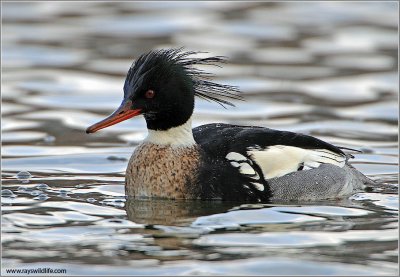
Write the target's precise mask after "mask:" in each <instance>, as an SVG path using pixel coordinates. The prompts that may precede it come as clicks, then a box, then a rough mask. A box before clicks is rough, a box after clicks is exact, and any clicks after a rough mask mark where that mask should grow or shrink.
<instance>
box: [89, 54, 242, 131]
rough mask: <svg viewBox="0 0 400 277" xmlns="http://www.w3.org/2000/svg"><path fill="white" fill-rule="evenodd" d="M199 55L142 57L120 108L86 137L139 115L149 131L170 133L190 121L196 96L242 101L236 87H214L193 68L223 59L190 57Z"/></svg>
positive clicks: (131, 74)
mask: <svg viewBox="0 0 400 277" xmlns="http://www.w3.org/2000/svg"><path fill="white" fill-rule="evenodd" d="M197 53H198V52H182V50H181V49H168V50H157V51H150V52H148V53H146V54H143V55H141V56H140V57H139V58H138V59H137V60H136V61H135V62H134V63H133V64H132V66H131V68H130V69H129V71H128V74H127V76H126V80H125V84H124V98H123V100H122V103H121V105H120V107H119V108H118V109H117V110H116V111H115V112H113V113H112V114H111V115H110V116H108V117H107V118H105V119H104V120H102V121H100V122H98V123H96V124H94V125H92V126H90V127H89V128H87V129H86V133H94V132H96V131H98V130H100V129H103V128H106V127H108V126H111V125H114V124H116V123H119V122H121V121H124V120H127V119H129V118H132V117H134V116H137V115H140V114H143V115H144V117H145V119H146V123H147V128H148V129H151V130H168V129H170V128H173V127H177V126H180V125H182V124H184V123H185V122H186V121H188V119H189V118H190V117H191V115H192V113H193V109H194V98H195V96H199V97H201V98H204V99H206V100H211V101H215V102H217V103H219V104H221V105H224V104H226V105H233V104H232V103H230V102H229V101H227V100H226V99H241V97H240V96H239V95H238V94H237V93H238V90H237V89H236V88H235V87H232V86H227V85H220V84H216V83H213V82H211V81H209V80H208V78H209V74H207V73H205V72H203V71H201V70H199V69H196V68H194V66H195V65H199V64H214V65H215V64H218V63H219V62H222V61H223V58H222V57H209V58H190V57H189V56H192V55H194V54H197Z"/></svg>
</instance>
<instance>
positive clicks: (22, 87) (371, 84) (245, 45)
mask: <svg viewBox="0 0 400 277" xmlns="http://www.w3.org/2000/svg"><path fill="white" fill-rule="evenodd" d="M2 16H3V26H2V31H3V32H2V89H1V92H2V125H1V126H2V127H1V128H2V191H1V196H2V214H3V215H2V246H3V252H2V256H3V260H2V274H4V275H6V274H7V272H6V269H10V268H11V269H16V268H27V269H34V268H43V267H49V268H52V269H66V270H67V274H81V275H86V274H91V275H116V274H128V275H130V274H139V275H148V274H150V275H158V274H163V275H178V274H201V275H207V274H229V275H260V274H261V275H278V274H285V275H296V274H301V275H309V274H319V275H338V274H341V275H353V274H358V275H360V274H361V275H378V274H384V275H395V274H398V269H397V262H398V194H397V192H398V178H397V176H398V144H397V137H398V131H397V121H398V109H399V108H398V72H397V60H398V59H397V41H398V37H397V36H398V33H397V25H398V18H397V16H398V7H397V4H396V3H394V2H392V3H389V2H364V3H357V2H313V3H311V2H309V3H297V2H287V3H277V2H275V3H260V2H258V3H257V2H254V3H252V2H242V3H240V2H168V3H167V2H117V3H111V2H98V3H93V2H82V3H80V2H79V3H78V2H69V3H67V2H64V3H56V2H53V3H51V2H41V3H39V2H26V3H10V2H9V3H3V4H2ZM180 46H185V47H186V48H187V49H190V50H201V51H208V52H210V53H211V54H212V55H214V54H215V55H224V56H227V57H228V58H229V62H228V63H227V64H225V65H224V66H223V67H222V68H212V67H211V68H204V69H206V70H208V71H210V72H212V73H214V74H215V75H216V77H215V79H216V80H217V81H220V82H222V83H225V84H232V85H237V86H239V87H240V89H241V90H242V92H243V95H244V97H245V98H246V102H240V103H237V107H236V108H230V109H223V108H221V107H220V106H218V105H216V104H213V103H208V102H203V101H197V104H196V109H195V117H194V126H197V125H201V124H205V123H210V122H226V123H235V124H256V125H261V126H268V127H272V128H277V129H285V130H291V131H296V132H302V133H306V134H311V135H314V136H316V137H319V138H322V139H324V140H327V141H329V142H331V143H334V144H337V145H340V146H345V147H350V148H355V149H359V150H362V151H363V153H357V154H355V155H354V156H355V159H354V160H353V161H354V162H353V164H354V166H355V167H356V168H358V169H360V170H361V171H362V172H364V173H365V174H366V175H368V176H370V177H371V178H372V179H374V180H377V181H379V182H380V183H381V184H380V185H377V186H376V187H375V188H373V189H372V190H371V191H366V192H363V193H359V194H356V195H353V196H352V197H350V198H349V199H343V200H340V201H339V200H338V201H321V202H313V203H298V202H291V203H279V202H277V203H268V204H251V203H232V202H210V201H135V200H126V199H125V196H124V184H123V182H124V171H125V168H126V165H127V160H128V159H129V157H130V155H131V153H132V151H133V149H134V148H135V147H136V146H137V144H138V143H139V142H140V141H141V140H142V139H143V138H144V137H145V136H146V129H145V123H144V120H143V118H134V119H132V120H129V121H127V122H124V123H122V124H119V125H116V126H113V127H111V128H108V129H105V130H103V131H102V132H99V133H98V134H97V133H96V134H94V135H90V136H88V135H86V134H85V132H84V130H85V128H86V127H87V126H89V125H90V124H92V123H94V122H97V121H98V120H99V119H102V118H103V117H104V116H105V115H107V114H109V113H110V112H111V111H112V110H113V109H114V108H116V107H117V106H118V105H119V103H120V100H121V97H122V85H123V81H124V76H125V73H126V71H127V69H128V68H129V66H130V65H131V62H132V59H134V58H136V57H137V56H138V55H139V54H140V53H143V52H145V51H147V50H148V49H153V48H162V47H164V48H168V47H180Z"/></svg>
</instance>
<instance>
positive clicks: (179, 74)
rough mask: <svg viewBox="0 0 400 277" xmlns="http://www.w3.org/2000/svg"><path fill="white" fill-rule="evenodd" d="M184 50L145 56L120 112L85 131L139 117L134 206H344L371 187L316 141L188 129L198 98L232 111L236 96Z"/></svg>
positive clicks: (132, 166)
mask: <svg viewBox="0 0 400 277" xmlns="http://www.w3.org/2000/svg"><path fill="white" fill-rule="evenodd" d="M193 54H196V52H183V51H182V50H181V49H168V50H157V51H150V52H148V53H146V54H143V55H141V56H140V57H139V58H138V59H137V60H136V62H134V63H133V64H132V66H131V68H130V69H129V71H128V74H127V77H126V80H125V84H124V99H123V101H122V104H121V106H120V107H119V108H118V109H117V110H116V111H115V112H114V113H113V114H111V115H110V116H109V117H107V118H106V119H104V120H102V121H100V122H98V123H96V124H94V125H92V126H90V127H89V128H87V130H86V132H87V133H94V132H96V131H98V130H100V129H102V128H105V127H108V126H111V125H114V124H116V123H118V122H121V121H123V120H126V119H129V118H132V117H134V116H137V115H141V114H143V115H144V118H145V120H146V123H147V129H148V136H147V138H146V139H145V140H144V141H143V142H142V143H141V144H140V145H139V146H138V147H137V148H136V149H135V151H134V153H133V155H132V157H131V159H130V161H129V163H128V168H127V170H126V178H125V181H126V182H125V191H126V195H127V196H130V197H135V198H167V199H222V200H239V201H269V200H278V199H279V200H318V199H335V198H342V197H345V196H348V195H351V194H352V193H355V192H357V191H360V190H362V189H364V188H365V185H366V184H372V183H373V181H372V180H370V179H369V178H367V177H366V176H364V175H363V174H362V173H361V172H359V171H357V170H356V169H355V168H354V167H352V166H351V165H350V164H349V163H348V160H349V158H351V157H352V156H351V155H349V154H346V153H344V152H343V151H342V149H343V148H339V147H336V146H334V145H332V144H329V143H327V142H324V141H322V140H320V139H317V138H314V137H311V136H308V135H303V134H298V133H292V132H286V131H278V130H272V129H269V128H264V127H257V126H238V125H230V124H222V123H213V124H207V125H202V126H199V127H196V128H194V129H192V120H191V117H192V114H193V109H194V102H195V96H198V97H201V98H203V99H206V100H210V101H215V102H217V103H219V104H221V105H233V104H232V103H230V102H229V101H228V100H230V99H240V98H241V97H240V96H239V94H238V92H239V91H238V90H237V88H235V87H232V86H228V85H220V84H217V83H214V82H211V81H210V80H209V74H207V73H205V72H203V71H201V70H199V69H196V68H195V65H206V64H214V65H215V64H217V63H219V62H222V61H224V59H223V58H222V57H219V56H218V57H208V58H190V56H191V55H193Z"/></svg>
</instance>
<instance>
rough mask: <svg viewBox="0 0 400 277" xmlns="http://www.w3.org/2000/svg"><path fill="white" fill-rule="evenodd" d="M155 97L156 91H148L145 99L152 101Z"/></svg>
mask: <svg viewBox="0 0 400 277" xmlns="http://www.w3.org/2000/svg"><path fill="white" fill-rule="evenodd" d="M154 95H156V93H155V92H154V90H152V89H149V90H148V91H146V92H145V93H144V97H146V98H147V99H151V98H153V97H154Z"/></svg>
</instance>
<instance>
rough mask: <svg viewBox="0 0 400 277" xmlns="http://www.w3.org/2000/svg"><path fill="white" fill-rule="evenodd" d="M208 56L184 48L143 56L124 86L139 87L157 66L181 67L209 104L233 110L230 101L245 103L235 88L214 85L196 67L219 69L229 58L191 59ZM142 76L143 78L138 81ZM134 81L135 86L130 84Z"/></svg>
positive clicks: (155, 51) (195, 89)
mask: <svg viewBox="0 0 400 277" xmlns="http://www.w3.org/2000/svg"><path fill="white" fill-rule="evenodd" d="M200 53H207V52H200V51H183V48H177V49H162V50H153V51H150V52H148V53H146V54H143V55H141V56H140V57H139V58H138V59H137V60H136V61H135V62H134V63H133V64H132V66H131V68H130V69H129V72H128V76H127V79H126V81H125V86H127V85H130V86H132V85H133V86H136V85H140V82H141V79H143V78H144V77H145V76H146V75H147V74H148V73H149V72H151V70H152V69H153V68H154V66H155V65H156V64H157V63H158V62H160V61H162V62H166V63H168V64H170V65H174V66H180V67H181V68H182V69H183V70H184V72H185V73H186V74H187V75H188V76H189V77H190V78H191V79H192V81H193V85H194V91H195V95H196V96H198V97H200V98H203V99H205V100H207V101H214V102H216V103H218V104H220V105H221V106H223V107H225V105H229V106H234V104H232V103H231V102H229V100H243V98H242V96H241V95H239V93H240V90H239V89H238V88H237V87H235V86H230V85H222V84H218V83H214V82H212V81H211V78H212V77H213V76H214V75H213V74H210V73H207V72H205V71H203V70H200V69H198V68H195V66H196V65H213V66H218V67H220V65H219V64H220V63H224V62H225V61H226V57H223V56H214V57H207V58H195V57H191V56H194V55H196V54H200ZM139 76H140V77H139ZM133 80H135V84H132V83H131V82H132V81H133Z"/></svg>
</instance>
